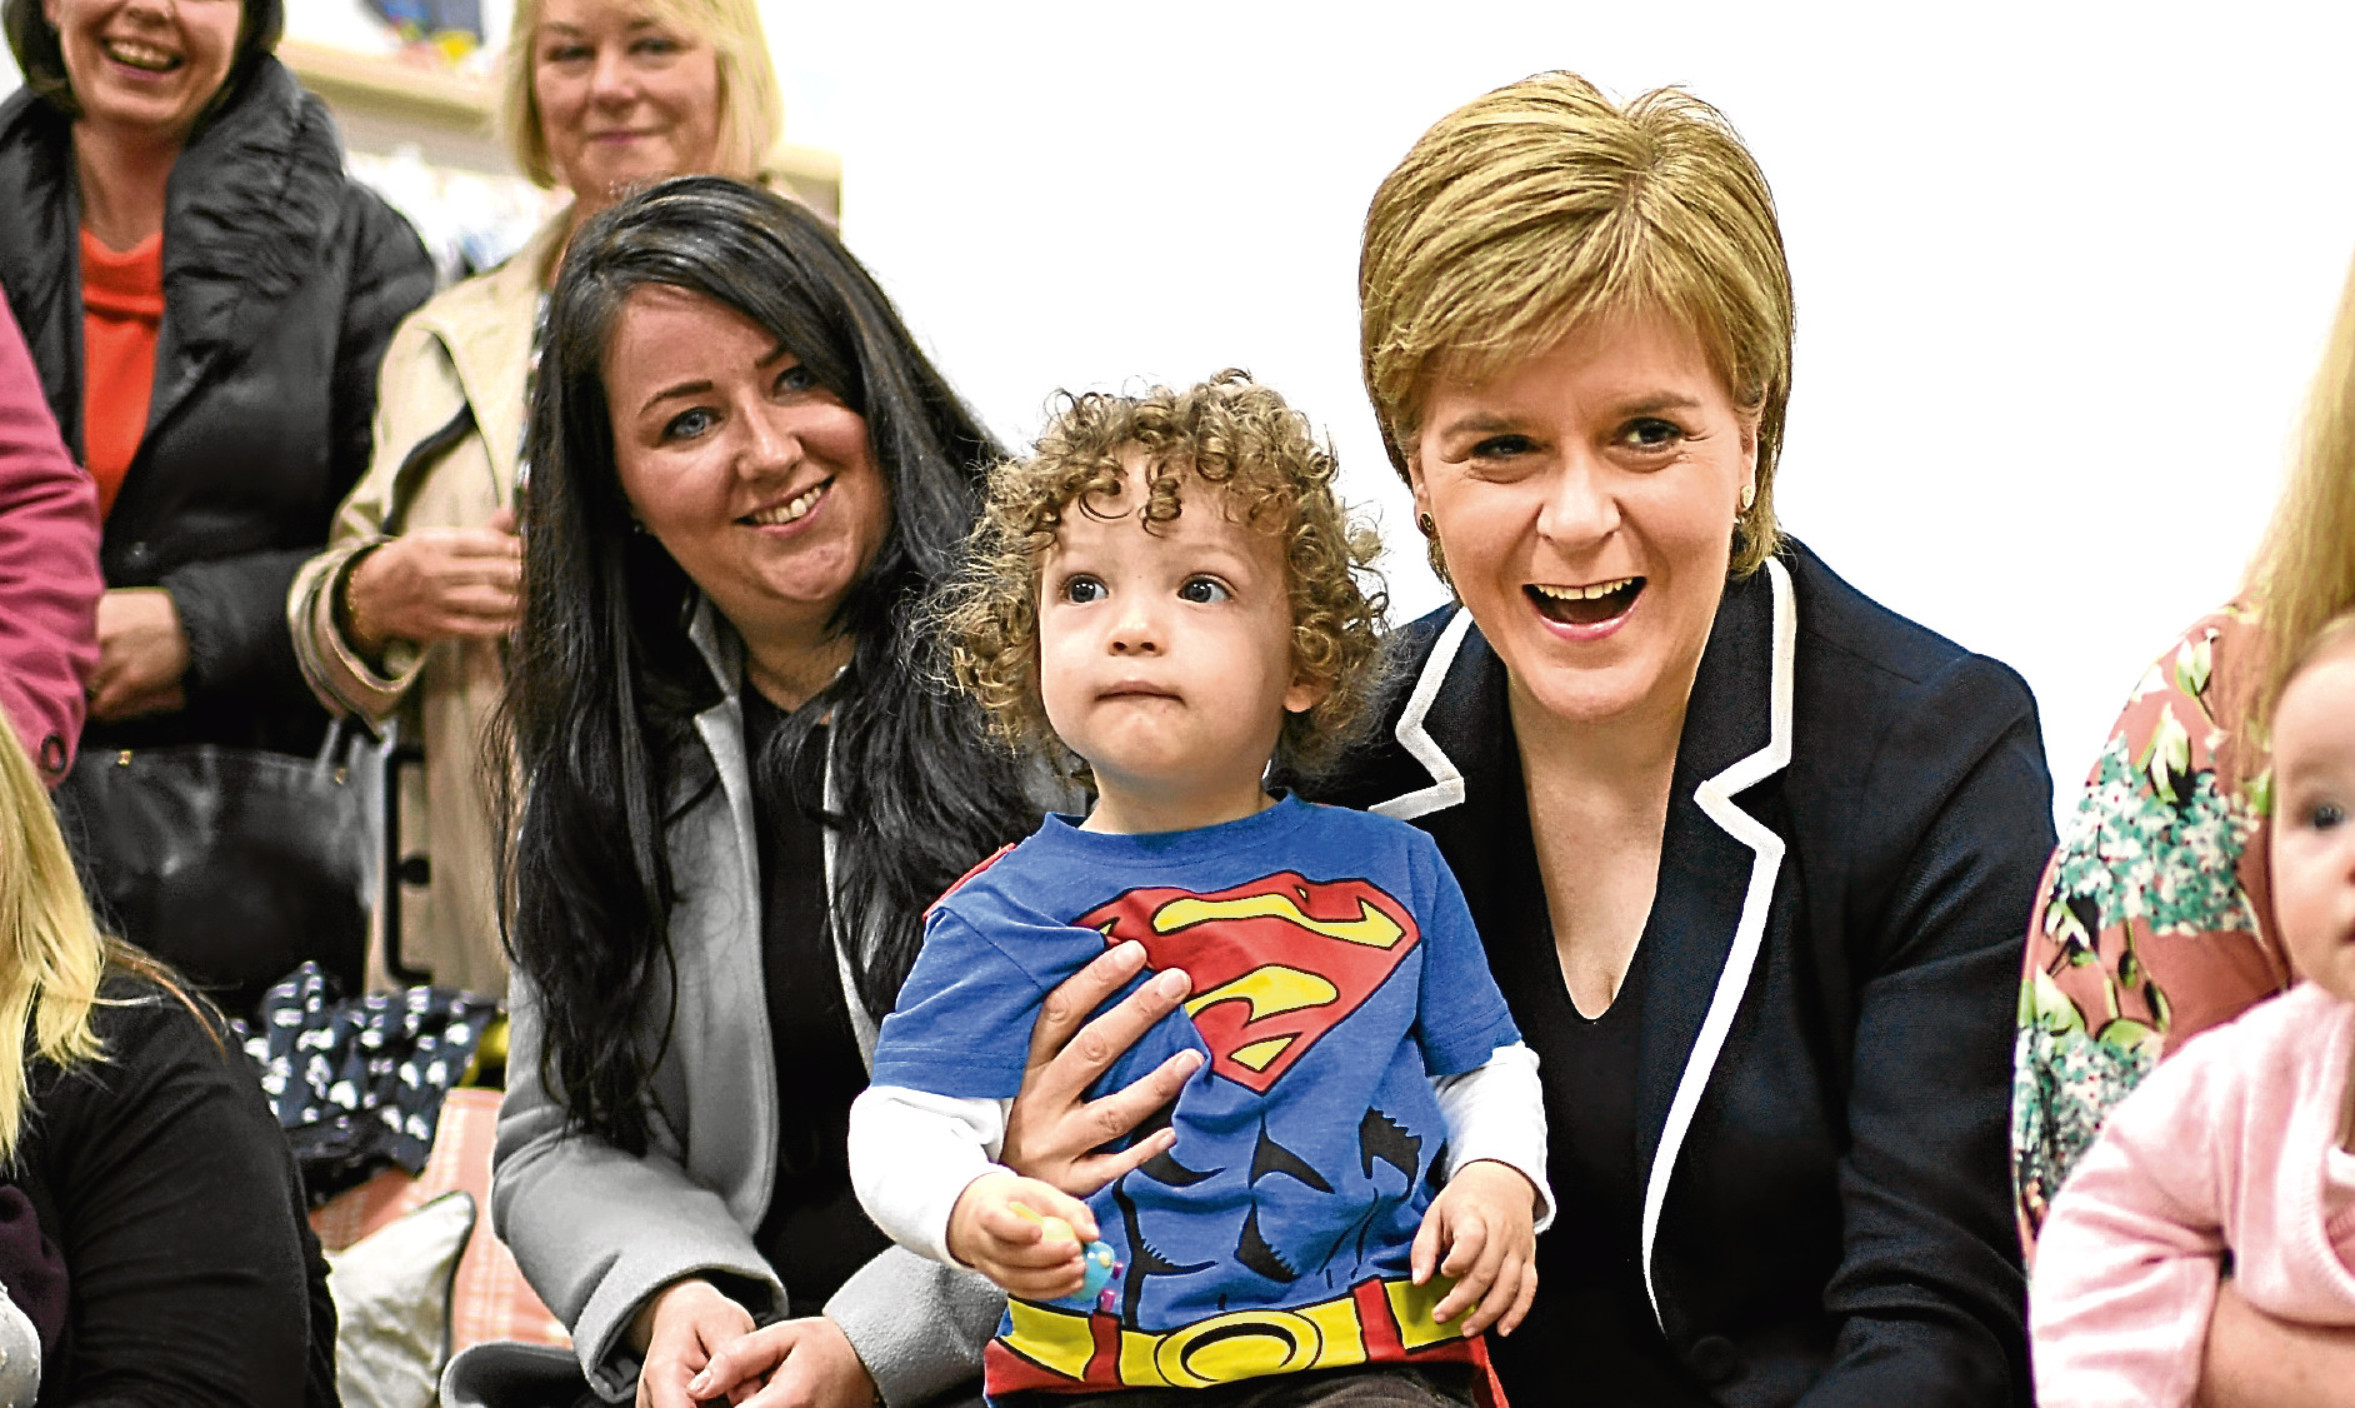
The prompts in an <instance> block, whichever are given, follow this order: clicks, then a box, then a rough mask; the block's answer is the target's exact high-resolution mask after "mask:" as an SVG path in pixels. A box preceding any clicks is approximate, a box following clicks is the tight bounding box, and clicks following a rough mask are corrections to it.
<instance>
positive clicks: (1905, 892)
mask: <svg viewBox="0 0 2355 1408" xmlns="http://www.w3.org/2000/svg"><path fill="white" fill-rule="evenodd" d="M1864 797H1865V800H1864V801H1863V803H1862V804H1861V806H1860V808H1859V810H1860V813H1861V814H1862V817H1863V818H1864V819H1863V820H1862V821H1860V822H1859V830H1858V833H1857V834H1858V835H1859V836H1860V837H1861V838H1863V840H1862V841H1861V843H1860V845H1859V848H1858V852H1857V860H1858V864H1859V872H1858V873H1859V875H1860V876H1870V877H1882V878H1881V879H1879V880H1877V881H1860V885H1862V886H1864V887H1865V888H1864V889H1863V893H1862V894H1861V895H1860V896H1859V898H1860V899H1862V900H1863V901H1864V902H1865V903H1866V904H1867V905H1872V906H1874V908H1875V910H1876V913H1860V914H1851V915H1849V916H1846V918H1847V922H1849V923H1850V924H1852V925H1860V926H1863V927H1864V930H1865V933H1866V935H1867V937H1866V938H1864V939H1863V940H1861V941H1859V942H1857V943H1854V944H1852V945H1851V953H1852V954H1853V956H1854V958H1855V961H1856V962H1857V964H1858V970H1857V981H1858V984H1859V986H1858V1008H1857V1021H1856V1039H1855V1049H1854V1055H1853V1066H1852V1072H1851V1079H1852V1082H1853V1084H1852V1088H1851V1091H1850V1095H1849V1102H1848V1140H1849V1145H1848V1151H1847V1154H1846V1157H1844V1158H1843V1159H1842V1160H1841V1163H1840V1200H1841V1206H1842V1209H1843V1212H1844V1221H1845V1225H1846V1236H1845V1239H1844V1248H1843V1254H1842V1258H1841V1262H1840V1266H1839V1268H1838V1270H1837V1271H1836V1272H1835V1273H1834V1275H1833V1277H1832V1280H1831V1283H1830V1284H1829V1285H1828V1286H1827V1287H1826V1288H1825V1291H1824V1304H1825V1308H1826V1309H1827V1310H1829V1311H1830V1312H1831V1314H1832V1315H1833V1316H1834V1317H1835V1318H1836V1319H1837V1320H1838V1321H1839V1322H1840V1332H1839V1336H1838V1339H1837V1341H1836V1343H1835V1346H1834V1358H1833V1363H1832V1366H1831V1368H1830V1369H1829V1370H1828V1371H1827V1372H1826V1373H1825V1374H1824V1375H1823V1377H1822V1378H1821V1379H1819V1380H1817V1382H1816V1384H1815V1386H1814V1387H1813V1388H1812V1389H1811V1390H1809V1392H1808V1393H1807V1395H1806V1396H1805V1397H1804V1398H1802V1399H1801V1400H1800V1402H1801V1403H1802V1404H1803V1405H1805V1408H1833V1405H1843V1408H1844V1406H1845V1405H1856V1408H1866V1406H1867V1405H1873V1406H1874V1408H1882V1406H1883V1405H1887V1404H1892V1403H1902V1404H1905V1405H1907V1408H1943V1405H1954V1408H1965V1405H1968V1406H1969V1408H1982V1406H1983V1405H1988V1404H2002V1403H2016V1404H2026V1403H2027V1402H2028V1401H2029V1386H2028V1361H2027V1354H2028V1346H2027V1327H2026V1313H2027V1285H2026V1280H2025V1278H2024V1276H2023V1275H2022V1273H2021V1269H2020V1251H2019V1240H2018V1238H2017V1237H2016V1236H2015V1235H2014V1233H2013V1229H2012V1216H2011V1200H2010V1196H2009V1177H2008V1162H2007V1148H2008V1142H2007V1140H2008V1129H2009V1123H2010V1101H2009V1097H2010V1089H2011V1085H2010V1075H2011V1072H2010V1063H2011V1046H2012V1022H2013V1008H2014V1006H2015V1004H2016V1000H2017V993H2018V974H2019V965H2020V945H2021V933H2022V930H2023V928H2024V925H2023V923H2022V920H2023V917H2024V916H2025V915H2026V914H2027V912H2028V906H2029V903H2030V901H2031V900H2032V899H2033V898H2034V897H2035V894H2036V884H2037V877H2038V876H2039V874H2040V873H2041V872H2042V870H2043V866H2044V859H2045V856H2046V855H2047V854H2049V853H2050V852H2051V850H2052V844H2053V828H2052V779H2051V778H2050V776H2048V775H2047V773H2046V771H2045V766H2044V746H2043V739H2042V736H2041V733H2040V731H2039V729H2038V726H2037V721H2036V706H2035V702H2034V700H2033V699H2032V698H2031V697H2030V695H2029V693H2028V688H2027V686H2026V685H2025V684H2024V683H2022V682H2021V680H2020V679H2019V677H2018V676H2017V675H2014V674H2013V673H2012V672H2011V671H2009V670H2007V669H2005V668H2003V667H2002V666H2000V665H1997V664H1995V663H1994V662H1992V661H1989V660H1984V659H1980V658H1978V657H1968V658H1966V659H1963V660H1961V661H1959V662H1957V663H1956V664H1955V665H1954V666H1953V667H1952V668H1951V669H1949V670H1948V671H1947V672H1946V674H1945V676H1944V677H1943V678H1941V679H1939V680H1937V681H1935V682H1933V683H1932V685H1931V686H1929V687H1928V688H1927V689H1926V691H1925V693H1924V697H1923V698H1922V699H1920V700H1919V702H1918V703H1916V704H1914V705H1912V706H1911V707H1908V708H1906V709H1904V710H1902V711H1901V714H1900V717H1899V719H1898V722H1897V723H1896V724H1895V726H1894V727H1893V729H1892V732H1891V736H1890V737H1889V739H1888V740H1887V741H1886V742H1885V743H1884V745H1883V747H1882V749H1881V751H1880V753H1879V756H1878V758H1877V760H1876V762H1875V765H1874V768H1873V772H1872V774H1871V775H1870V776H1869V777H1868V778H1867V785H1866V791H1865V793H1864ZM1914 799H1919V800H1914ZM1879 837H1889V838H1898V839H1895V840H1891V841H1886V842H1882V843H1881V844H1886V845H1890V846H1893V847H1901V848H1902V853H1899V854H1888V855H1875V854H1873V850H1872V848H1873V846H1874V844H1875V841H1876V838H1879Z"/></svg>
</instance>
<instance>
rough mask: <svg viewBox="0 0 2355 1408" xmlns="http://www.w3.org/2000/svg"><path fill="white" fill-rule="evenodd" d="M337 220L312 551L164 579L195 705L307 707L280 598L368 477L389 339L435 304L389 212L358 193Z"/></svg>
mask: <svg viewBox="0 0 2355 1408" xmlns="http://www.w3.org/2000/svg"><path fill="white" fill-rule="evenodd" d="M344 218H345V220H346V221H347V222H349V224H350V225H351V228H352V233H351V235H350V236H349V238H350V239H351V241H352V256H351V258H352V272H351V280H350V283H349V285H348V287H347V290H346V293H345V297H344V306H343V323H342V328H341V331H340V333H339V334H338V336H337V338H336V351H335V366H334V368H333V369H332V371H331V372H330V375H331V376H332V377H333V378H334V380H333V394H332V396H331V398H330V403H329V407H328V419H329V424H328V426H327V428H326V432H327V436H328V454H327V475H328V482H327V483H326V484H325V485H323V486H321V492H320V500H319V501H320V503H321V505H322V507H321V510H320V519H319V524H318V534H317V536H318V541H317V542H313V543H309V544H307V545H305V546H303V547H299V548H292V549H285V550H278V551H269V552H255V553H245V554H241V555H239V556H236V557H221V558H213V559H211V560H209V561H205V562H192V563H189V564H188V565H186V566H184V567H180V568H176V569H174V570H173V571H171V572H167V573H165V574H164V576H163V578H162V584H163V586H164V587H165V589H166V590H168V591H170V592H171V594H172V604H173V605H174V606H175V607H177V608H178V609H179V612H180V625H181V628H182V629H183V630H184V631H185V632H186V633H187V635H188V675H187V679H186V688H187V693H188V697H189V699H190V701H191V702H194V701H196V700H198V699H200V698H204V697H207V696H211V695H216V694H222V693H229V694H235V695H237V696H239V697H241V698H247V699H252V698H264V699H300V700H303V701H305V702H306V703H307V702H309V701H310V699H311V692H310V688H309V686H308V685H306V684H305V683H304V682H303V677H302V670H301V668H300V667H299V666H298V665H296V663H295V659H294V639H293V636H292V634H291V632H290V629H289V627H288V625H287V619H286V610H287V598H288V596H289V595H290V594H291V592H292V591H293V588H294V576H295V573H296V572H297V571H298V570H299V569H300V568H301V567H302V565H303V564H304V563H305V562H308V561H310V560H311V558H312V557H314V556H316V555H317V553H318V551H319V549H320V548H321V547H323V546H324V545H325V543H326V538H327V521H328V515H330V514H332V513H333V512H334V510H335V507H336V506H337V505H338V504H341V503H342V502H343V500H344V496H345V495H347V494H349V493H350V492H351V491H352V486H353V485H354V484H357V483H358V482H359V481H360V476H361V475H362V474H364V473H366V472H367V469H368V460H369V456H370V453H371V449H372V446H373V443H374V442H373V431H372V425H373V422H374V419H375V415H376V373H377V369H378V367H379V366H380V365H381V364H382V363H383V361H384V349H385V347H386V346H387V345H388V344H389V343H390V342H391V341H392V335H393V329H395V328H397V327H399V326H400V323H401V320H402V319H403V318H406V317H407V316H409V314H410V312H411V311H412V310H414V309H415V308H416V307H417V305H419V304H420V303H423V302H424V301H425V300H426V299H427V298H428V297H430V296H431V295H432V293H433V263H432V261H431V260H429V259H427V258H426V255H425V246H424V245H422V244H420V243H418V241H417V232H416V231H414V230H412V229H410V228H409V223H408V222H407V221H405V220H403V219H402V218H401V217H400V216H399V215H397V214H395V213H394V212H393V210H392V208H391V207H390V206H388V205H386V204H385V203H384V202H383V201H382V200H380V199H379V198H377V196H376V195H375V194H374V193H373V192H371V191H369V190H367V189H366V188H365V187H362V186H359V185H357V184H354V185H353V186H351V187H350V188H349V190H348V192H347V194H346V196H345V203H344Z"/></svg>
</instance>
